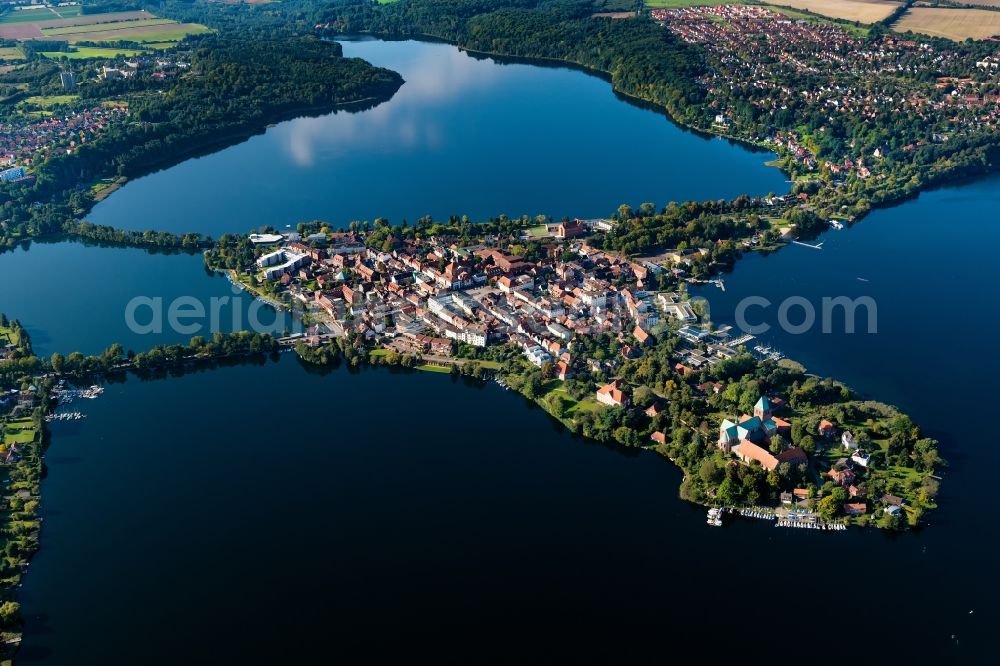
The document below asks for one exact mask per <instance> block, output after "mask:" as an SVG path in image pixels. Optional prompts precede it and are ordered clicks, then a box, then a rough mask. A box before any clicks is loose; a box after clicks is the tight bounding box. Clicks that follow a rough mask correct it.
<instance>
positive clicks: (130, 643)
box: [20, 355, 996, 666]
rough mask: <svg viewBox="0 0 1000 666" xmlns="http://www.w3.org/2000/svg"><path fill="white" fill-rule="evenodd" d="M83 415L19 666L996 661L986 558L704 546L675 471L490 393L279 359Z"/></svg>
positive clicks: (723, 539) (787, 542)
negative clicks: (761, 654) (766, 636)
mask: <svg viewBox="0 0 1000 666" xmlns="http://www.w3.org/2000/svg"><path fill="white" fill-rule="evenodd" d="M82 408H83V409H85V410H86V411H87V413H88V415H89V418H88V419H87V420H85V421H83V422H81V423H80V424H76V423H74V424H55V425H54V427H53V442H54V444H53V447H52V448H51V450H50V452H49V454H48V457H47V461H48V465H49V475H48V478H47V480H46V481H45V482H44V486H43V493H44V498H45V500H44V503H43V505H44V509H43V516H44V520H45V527H44V530H43V539H42V545H43V547H42V550H41V552H40V553H39V554H38V556H37V557H36V559H35V560H34V562H33V563H32V567H31V571H30V572H29V574H28V576H27V577H26V579H25V585H24V587H23V588H22V590H21V594H22V599H23V603H24V610H25V613H26V616H27V620H28V623H27V627H26V633H25V641H24V646H23V648H22V652H21V656H20V662H21V663H25V664H29V663H37V664H47V665H60V664H67V665H73V666H81V665H85V664H140V663H141V664H147V665H158V664H164V665H165V664H174V663H177V660H178V659H179V658H180V657H179V655H180V654H183V655H184V657H183V660H184V661H185V662H186V663H197V664H218V663H239V664H272V663H283V664H305V663H320V662H322V661H327V660H330V659H340V660H346V661H349V662H356V661H363V662H365V663H372V662H373V661H381V660H382V659H384V658H386V657H389V656H392V657H395V658H397V659H399V658H405V659H407V660H409V659H413V658H415V657H416V655H421V656H424V655H426V656H428V657H436V658H437V659H438V660H442V661H447V662H456V661H462V662H468V661H473V662H477V663H478V662H481V661H494V660H501V659H506V660H508V661H511V662H516V663H525V662H535V663H537V662H544V663H552V662H553V661H555V662H562V661H579V660H581V659H586V660H588V661H592V660H595V659H597V660H601V661H615V662H616V663H621V661H622V660H624V659H627V658H631V659H636V658H637V657H639V656H643V657H645V659H644V660H643V661H644V662H648V661H649V658H651V657H652V656H654V655H657V654H662V652H663V650H664V649H665V648H664V644H665V643H667V644H673V645H675V646H683V650H684V651H685V652H689V651H695V652H697V651H704V652H705V653H706V654H711V655H714V656H716V657H717V658H725V657H729V656H736V655H738V654H742V653H743V652H744V651H745V650H746V649H747V643H746V642H745V641H743V640H739V638H738V637H737V636H735V635H734V636H732V640H730V637H729V636H728V635H726V636H725V640H723V639H722V637H719V636H718V632H719V631H722V627H726V626H729V623H730V622H731V621H733V622H735V621H736V618H740V617H747V618H749V619H746V620H741V621H751V620H753V619H754V618H756V619H757V620H759V621H760V622H761V623H763V624H764V625H766V627H770V629H766V630H764V629H762V631H782V629H781V628H782V627H789V623H791V628H792V629H794V628H795V627H798V629H794V630H790V631H789V632H788V633H787V634H786V635H783V636H782V639H781V645H780V648H775V649H777V650H779V652H780V653H781V654H787V655H792V654H809V655H813V656H811V657H810V661H816V660H817V659H819V660H820V661H821V662H828V661H830V660H829V659H826V658H825V657H826V656H829V655H825V653H824V650H826V647H825V646H827V645H828V644H829V643H830V642H831V641H832V642H834V643H838V644H843V641H841V640H840V639H835V638H834V636H835V635H839V634H840V633H841V632H842V629H841V625H842V623H843V622H845V621H846V620H845V619H844V618H845V617H849V618H854V619H855V620H857V621H859V622H861V621H864V622H868V621H869V620H867V619H864V618H871V620H870V621H871V622H872V623H873V624H872V626H876V625H877V627H878V630H877V631H874V630H873V631H871V632H869V631H858V632H856V633H853V634H851V637H850V641H849V642H848V643H849V646H850V649H851V650H852V651H857V652H858V653H859V654H864V655H867V657H866V659H867V658H871V659H872V660H875V659H882V658H886V659H887V660H888V661H894V662H895V663H903V662H905V661H907V660H913V659H917V661H916V662H915V663H927V662H926V661H923V660H924V659H927V658H930V657H932V656H938V655H950V656H951V657H953V658H959V657H963V656H971V655H982V654H983V649H984V644H986V642H987V637H988V634H987V633H986V632H987V631H988V628H989V627H991V626H992V625H991V622H992V621H993V619H995V615H994V614H992V608H994V603H995V601H994V599H995V595H994V594H993V593H994V592H995V591H996V590H995V587H990V585H992V583H991V582H990V581H994V580H995V579H994V578H992V574H990V573H989V572H988V571H986V566H985V565H987V564H988V561H989V560H991V558H992V555H991V554H990V553H989V552H988V550H987V549H985V548H983V549H978V548H977V549H975V550H973V551H972V552H969V548H968V546H969V545H970V538H969V533H968V532H965V531H963V532H961V533H957V532H956V528H953V527H951V526H943V527H938V526H934V527H932V528H931V529H929V530H927V531H926V532H925V533H923V534H921V535H907V536H903V537H901V538H898V539H890V538H888V537H886V536H885V535H884V534H881V533H878V532H876V531H874V530H872V531H861V530H855V531H853V532H850V533H843V534H829V533H820V534H812V533H808V534H807V533H801V532H798V531H793V530H778V529H775V528H773V527H770V526H765V525H763V524H761V523H750V522H748V523H737V524H735V525H733V526H732V527H729V528H727V529H723V530H716V529H711V528H708V527H706V526H705V524H704V512H703V510H701V509H699V508H697V507H692V506H689V505H687V504H686V503H684V502H681V501H680V500H678V499H677V486H678V484H679V482H680V474H679V472H678V471H677V470H676V469H675V468H674V467H673V466H672V465H671V464H670V463H669V462H668V461H667V460H666V459H664V458H661V457H659V456H657V455H655V454H652V453H643V454H641V455H635V454H631V455H626V454H624V453H622V452H621V451H620V450H613V449H608V448H604V447H601V446H598V445H595V444H591V443H587V442H584V441H581V440H579V439H574V438H573V437H571V436H570V435H568V434H567V433H566V432H564V431H563V430H562V429H561V428H559V427H558V426H557V425H555V424H554V422H553V421H552V420H551V419H550V417H548V415H546V414H545V413H544V412H542V411H540V410H538V409H536V408H531V407H529V406H528V405H527V403H526V401H525V400H524V399H523V398H520V397H518V396H515V395H514V394H512V393H505V392H503V391H501V390H500V389H498V388H497V387H496V386H494V385H487V386H481V385H476V384H469V385H465V384H464V383H462V382H458V383H454V382H453V381H452V380H451V379H450V378H449V377H448V376H447V375H439V374H425V373H417V374H390V373H389V372H388V371H385V370H370V371H366V372H362V373H359V374H349V373H348V372H347V371H346V370H345V369H343V368H342V369H340V370H337V371H335V372H333V373H332V374H329V375H325V376H324V375H319V374H315V373H309V372H307V371H305V370H304V369H302V367H301V366H300V364H299V362H298V360H297V359H295V358H294V357H293V356H289V355H285V356H283V357H282V360H281V362H280V363H276V364H275V363H268V364H267V365H266V366H265V367H255V366H238V367H232V368H226V369H219V370H215V371H211V372H204V373H199V374H193V375H187V376H184V377H181V378H172V379H165V380H157V381H146V382H142V381H138V380H135V379H130V380H129V381H128V382H127V383H126V384H124V385H117V386H112V387H111V388H110V389H109V390H108V392H107V394H106V395H105V396H104V397H102V398H101V399H100V400H97V401H95V402H92V403H88V404H85V405H83V406H82ZM152 424H155V426H153V425H152ZM949 534H950V535H952V536H951V537H948V535H949ZM945 537H948V538H945ZM959 538H960V539H961V545H962V546H964V547H962V548H959V545H960V544H959V543H957V542H955V543H952V542H951V541H952V540H953V539H954V540H956V541H957V539H959ZM749 572H753V573H752V574H751V573H749ZM831 589H832V590H841V591H842V592H843V595H846V598H845V596H841V595H840V594H838V595H833V594H831ZM973 608H974V609H976V613H975V614H974V615H971V616H970V615H969V614H968V611H969V609H973ZM789 615H791V616H792V618H791V619H788V620H787V621H786V620H784V619H782V618H789ZM794 618H799V619H800V620H801V621H802V622H803V623H805V625H807V626H808V627H811V629H809V630H799V629H803V627H802V626H800V625H798V624H796V623H795V622H793V621H792V620H793V619H794ZM755 621H756V620H755ZM952 633H956V634H958V636H959V637H960V643H961V645H957V644H956V642H955V641H953V640H952V639H951V638H950V635H951V634H952ZM712 636H715V637H716V638H714V639H713V638H711V637H712ZM709 641H711V642H709ZM989 642H991V641H989ZM708 645H711V647H710V648H709V647H707V646H708ZM671 649H672V648H671ZM677 649H681V648H680V647H678V648H677ZM890 657H891V658H890Z"/></svg>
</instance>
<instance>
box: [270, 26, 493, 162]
mask: <svg viewBox="0 0 1000 666" xmlns="http://www.w3.org/2000/svg"><path fill="white" fill-rule="evenodd" d="M368 44H369V43H368V42H361V43H356V44H347V45H345V54H347V55H352V56H357V57H361V58H364V59H365V60H368V61H369V62H371V63H372V64H375V65H378V66H381V67H386V68H389V69H393V70H395V71H397V72H399V73H400V74H401V75H402V76H403V79H404V80H405V83H404V84H403V86H402V87H401V88H400V89H399V91H398V92H397V93H396V94H395V95H394V96H393V98H392V99H391V100H389V101H388V102H384V103H382V104H380V105H378V106H376V107H375V108H373V109H369V110H367V111H363V112H360V113H350V112H339V113H333V114H329V115H326V116H322V117H319V118H300V119H299V120H297V121H296V122H294V123H288V124H287V125H286V127H287V134H286V135H285V136H283V137H282V139H281V146H282V148H283V149H284V150H285V151H286V152H287V153H288V155H290V156H291V158H292V160H293V161H294V163H295V164H296V165H298V166H300V167H303V168H308V167H312V166H314V165H315V164H316V162H317V161H324V160H330V159H334V158H337V157H342V156H344V155H345V154H347V153H349V152H351V151H356V150H359V149H361V150H367V151H378V152H382V153H389V154H391V153H405V152H412V151H414V150H417V149H430V150H439V149H441V148H443V147H444V146H445V141H446V137H447V132H446V131H445V128H444V127H442V125H441V121H440V119H439V117H438V116H439V114H437V113H436V112H435V111H436V109H439V108H442V107H445V106H448V103H449V102H451V101H453V100H454V99H455V98H456V97H458V96H460V95H469V94H475V93H476V92H477V91H482V90H485V89H488V88H490V87H492V86H494V85H495V84H496V80H497V79H498V78H499V77H500V76H502V72H503V69H502V68H498V67H495V66H493V65H491V64H489V63H485V62H481V61H478V60H476V59H474V58H472V57H470V56H468V55H466V54H465V53H463V52H461V51H458V50H457V49H428V50H423V51H420V52H419V53H420V55H419V57H417V58H415V59H409V60H406V61H401V60H398V59H395V58H393V57H392V56H393V55H394V54H393V53H391V52H390V53H389V54H388V56H389V57H388V58H387V57H386V55H387V54H386V52H385V43H373V44H381V45H382V46H381V47H380V48H377V49H376V48H367V45H368ZM411 52H412V51H411Z"/></svg>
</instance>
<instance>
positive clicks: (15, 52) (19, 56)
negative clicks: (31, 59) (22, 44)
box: [0, 47, 24, 60]
mask: <svg viewBox="0 0 1000 666" xmlns="http://www.w3.org/2000/svg"><path fill="white" fill-rule="evenodd" d="M0 60H24V54H23V53H21V49H19V48H16V47H4V48H0Z"/></svg>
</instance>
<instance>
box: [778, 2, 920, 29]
mask: <svg viewBox="0 0 1000 666" xmlns="http://www.w3.org/2000/svg"><path fill="white" fill-rule="evenodd" d="M768 4H772V5H775V6H777V7H791V8H792V9H805V10H808V11H810V12H812V13H813V14H819V15H821V16H829V17H830V18H839V19H846V20H848V21H858V22H859V23H877V22H879V21H881V20H882V19H884V18H886V17H888V16H889V15H890V14H892V13H893V12H894V11H896V10H897V9H899V6H900V5H901V4H903V3H901V2H891V1H890V0H770V2H769V3H768Z"/></svg>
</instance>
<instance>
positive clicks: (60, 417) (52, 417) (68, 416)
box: [45, 412, 87, 423]
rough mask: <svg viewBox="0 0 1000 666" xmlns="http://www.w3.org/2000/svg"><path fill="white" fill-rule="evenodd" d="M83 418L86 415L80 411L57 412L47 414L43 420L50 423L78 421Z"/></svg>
mask: <svg viewBox="0 0 1000 666" xmlns="http://www.w3.org/2000/svg"><path fill="white" fill-rule="evenodd" d="M84 418H87V417H86V415H84V414H81V413H80V412H57V413H55V414H48V415H47V416H46V417H45V420H46V421H47V422H49V423H51V422H52V421H79V420H80V419H84Z"/></svg>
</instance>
